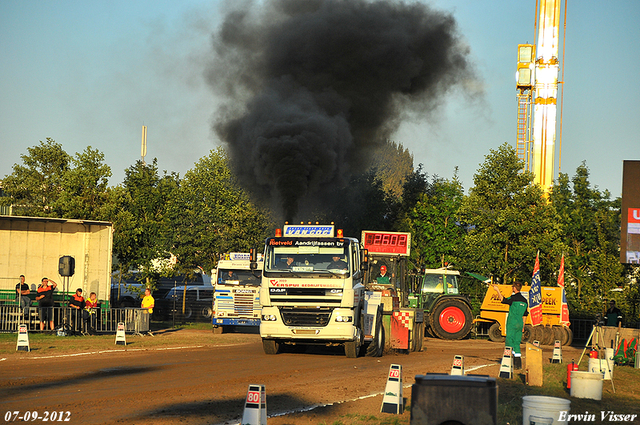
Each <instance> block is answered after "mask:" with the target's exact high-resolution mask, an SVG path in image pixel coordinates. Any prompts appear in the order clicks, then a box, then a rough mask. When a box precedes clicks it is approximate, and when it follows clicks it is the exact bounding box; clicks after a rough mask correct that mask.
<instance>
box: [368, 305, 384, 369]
mask: <svg viewBox="0 0 640 425" xmlns="http://www.w3.org/2000/svg"><path fill="white" fill-rule="evenodd" d="M383 351H384V326H382V306H380V308H378V312H377V313H376V333H375V335H374V336H373V341H371V342H370V343H369V345H368V346H367V350H366V352H365V354H366V355H367V356H368V357H382V352H383Z"/></svg>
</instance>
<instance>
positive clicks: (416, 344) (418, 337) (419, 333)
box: [411, 322, 424, 351]
mask: <svg viewBox="0 0 640 425" xmlns="http://www.w3.org/2000/svg"><path fill="white" fill-rule="evenodd" d="M423 340H424V322H421V323H414V324H413V335H412V341H411V351H422V341H423Z"/></svg>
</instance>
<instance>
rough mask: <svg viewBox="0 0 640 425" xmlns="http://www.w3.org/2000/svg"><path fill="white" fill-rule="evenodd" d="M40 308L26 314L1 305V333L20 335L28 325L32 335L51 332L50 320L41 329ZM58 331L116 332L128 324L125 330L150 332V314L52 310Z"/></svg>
mask: <svg viewBox="0 0 640 425" xmlns="http://www.w3.org/2000/svg"><path fill="white" fill-rule="evenodd" d="M39 310H40V309H39V308H38V307H30V308H27V309H25V310H24V311H23V310H22V309H21V308H20V307H19V306H15V305H0V332H4V333H7V332H18V326H19V325H22V324H25V325H27V329H28V331H29V332H42V331H44V332H51V327H50V323H49V319H48V318H47V320H46V321H45V322H44V329H43V330H42V331H41V329H40V317H39V314H38V313H39ZM49 310H50V313H51V319H52V321H53V325H54V332H64V333H65V334H67V333H69V334H77V335H79V334H83V333H90V332H96V333H115V332H116V330H117V328H118V323H124V325H125V331H126V332H131V333H144V332H149V312H148V311H147V310H146V309H141V308H109V309H100V308H98V309H94V311H93V312H92V313H90V314H83V313H84V310H83V311H77V310H72V309H70V308H67V307H49Z"/></svg>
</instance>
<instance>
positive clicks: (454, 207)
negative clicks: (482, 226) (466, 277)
mask: <svg viewBox="0 0 640 425" xmlns="http://www.w3.org/2000/svg"><path fill="white" fill-rule="evenodd" d="M404 193H405V196H404V198H403V203H402V207H401V210H402V212H401V219H400V220H399V222H398V228H399V229H400V230H402V231H409V232H411V237H412V241H411V258H412V260H413V261H414V262H415V263H416V264H419V265H420V266H422V267H426V268H437V267H443V266H444V265H445V263H449V262H450V261H451V260H452V258H453V257H454V255H455V253H456V252H457V250H458V248H459V245H460V244H461V242H462V238H463V236H464V233H463V229H462V227H461V226H460V225H459V224H458V223H457V222H456V214H457V212H458V209H459V208H460V205H461V204H462V200H463V198H464V192H463V189H462V184H461V183H460V181H459V180H458V177H457V175H454V178H453V179H452V180H451V181H449V180H446V179H442V178H439V177H433V178H432V179H431V181H430V182H429V181H428V176H427V175H426V173H423V172H422V166H421V165H420V166H419V167H418V170H416V171H415V172H414V173H413V174H412V175H411V176H410V177H409V179H408V180H407V183H406V184H405V190H404Z"/></svg>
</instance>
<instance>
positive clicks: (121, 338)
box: [116, 322, 127, 345]
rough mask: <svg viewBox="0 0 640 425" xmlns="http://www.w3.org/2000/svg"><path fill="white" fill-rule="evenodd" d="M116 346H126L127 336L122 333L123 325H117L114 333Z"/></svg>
mask: <svg viewBox="0 0 640 425" xmlns="http://www.w3.org/2000/svg"><path fill="white" fill-rule="evenodd" d="M116 345H127V336H126V334H125V332H124V323H122V322H120V323H118V330H117V331H116Z"/></svg>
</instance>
